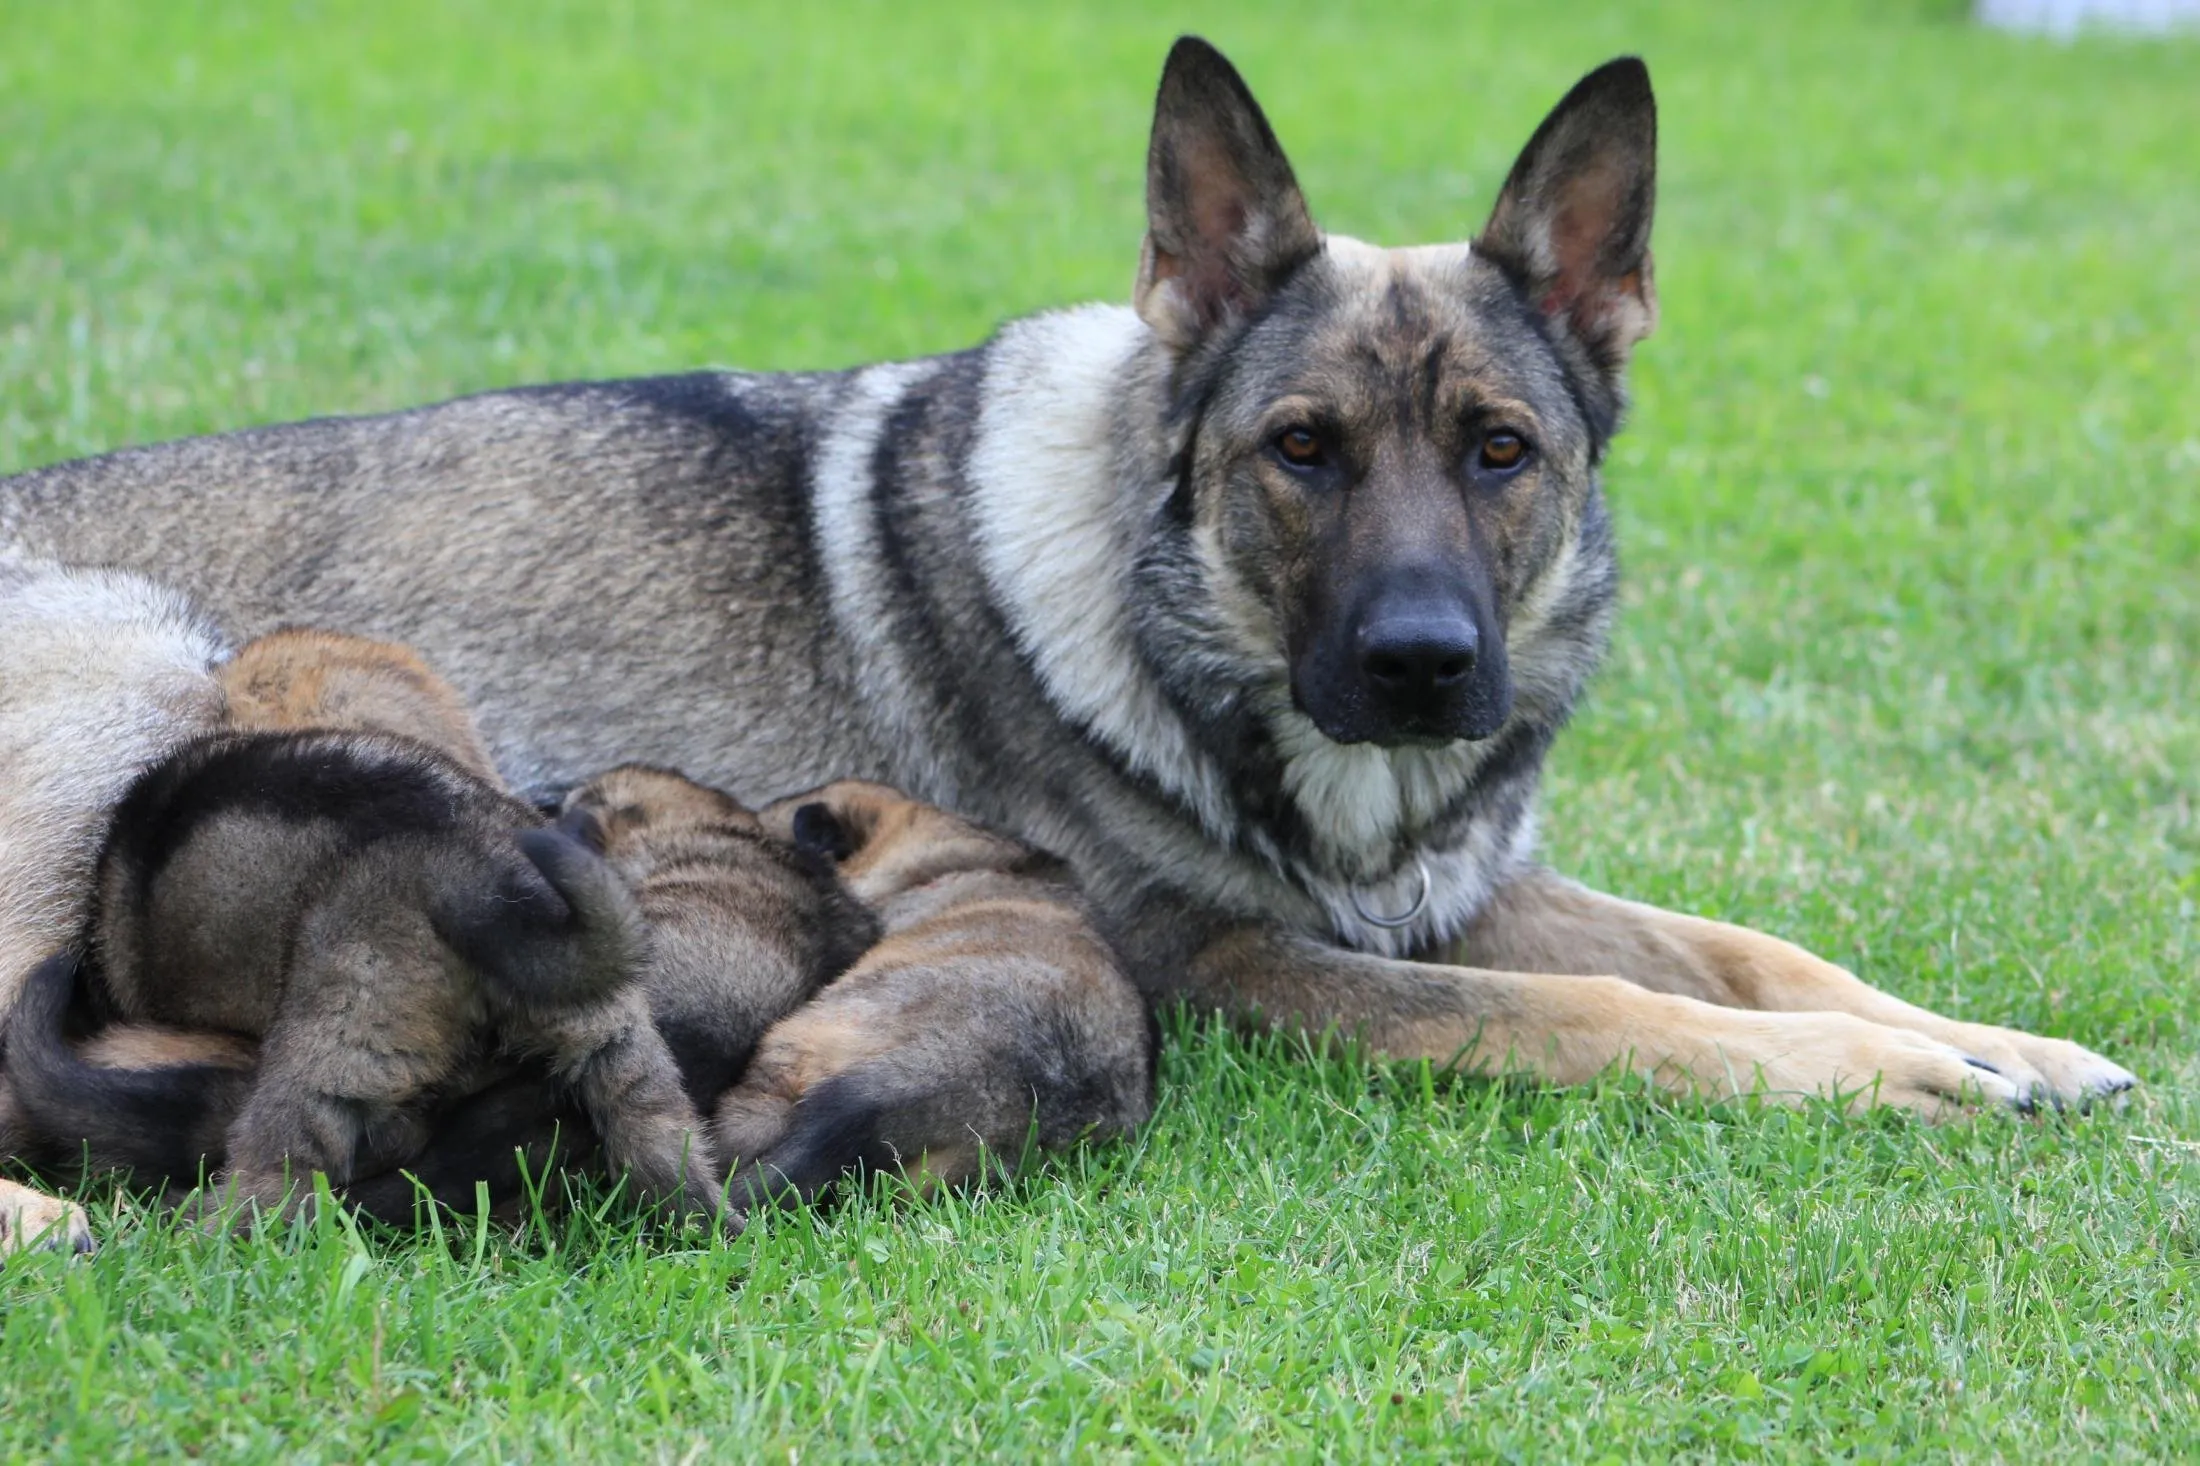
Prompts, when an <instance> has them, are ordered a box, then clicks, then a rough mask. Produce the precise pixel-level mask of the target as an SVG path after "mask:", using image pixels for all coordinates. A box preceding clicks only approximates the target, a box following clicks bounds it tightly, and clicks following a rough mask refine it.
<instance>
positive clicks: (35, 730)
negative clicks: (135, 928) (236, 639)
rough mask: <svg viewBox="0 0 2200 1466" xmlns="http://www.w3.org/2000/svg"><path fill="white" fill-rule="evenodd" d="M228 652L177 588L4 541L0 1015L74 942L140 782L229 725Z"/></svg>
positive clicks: (0, 588)
mask: <svg viewBox="0 0 2200 1466" xmlns="http://www.w3.org/2000/svg"><path fill="white" fill-rule="evenodd" d="M225 649H226V648H225V646H224V643H223V638H222V635H221V633H220V632H219V631H218V630H217V629H216V628H215V626H214V624H213V623H212V622H211V621H210V620H208V619H207V618H206V617H205V616H204V615H203V614H202V613H201V612H200V611H199V610H198V609H197V608H196V607H195V606H193V605H192V604H191V602H190V601H189V600H188V599H187V598H186V597H185V596H184V595H183V594H182V593H180V592H178V591H175V590H171V589H168V588H166V587H163V586H159V585H155V584H153V583H152V582H151V581H148V580H146V579H144V578H143V577H142V576H138V575H134V574H131V573H128V572H126V571H121V570H112V569H67V568H64V567H62V566H59V565H54V564H48V563H43V562H38V561H32V560H27V559H24V558H21V557H11V556H9V555H7V554H6V553H5V552H4V548H0V1014H4V1013H5V1012H6V1011H7V1007H8V1005H9V1004H10V1003H11V1002H12V1001H13V999H14V996H15V989H16V985H17V984H18V983H19V982H21V981H22V979H23V977H24V976H25V975H26V974H27V973H29V971H30V970H31V968H32V967H33V966H34V965H36V964H37V963H38V962H39V961H40V960H41V959H43V958H44V957H46V956H47V954H49V953H51V952H54V951H57V950H59V949H60V948H62V947H64V946H66V945H68V944H69V943H71V942H73V941H75V940H76V938H77V935H78V932H79V930H80V929H81V928H82V926H83V923H84V915H85V911H86V907H87V904H88V903H87V897H88V896H89V894H90V892H91V887H92V867H93V863H94V862H95V861H96V860H97V859H98V856H99V846H100V841H101V840H102V839H103V838H104V837H105V835H106V829H107V816H108V812H109V811H110V810H111V809H112V808H113V807H114V804H115V801H116V800H118V799H119V798H121V797H122V792H123V790H124V789H126V788H127V787H128V786H129V783H130V781H131V779H133V778H134V777H136V776H137V774H138V773H139V772H141V771H142V770H144V769H146V768H149V767H151V766H152V765H153V764H155V763H157V762H159V761H160V760H161V759H162V758H164V757H165V756H167V754H169V753H170V752H171V751H173V750H174V749H176V748H178V747H180V746H181V745H182V744H184V743H185V742H187V741H189V740H190V739H192V738H194V737H197V736H198V735H199V734H201V733H203V732H205V731H207V730H208V729H210V728H212V727H214V726H216V725H217V724H218V722H219V721H220V719H221V716H222V703H223V700H222V691H221V688H220V686H219V684H218V683H217V682H216V680H215V678H214V675H213V671H212V668H213V665H214V663H215V662H216V661H217V660H218V659H219V658H220V656H221V654H222V653H223V651H224V650H225Z"/></svg>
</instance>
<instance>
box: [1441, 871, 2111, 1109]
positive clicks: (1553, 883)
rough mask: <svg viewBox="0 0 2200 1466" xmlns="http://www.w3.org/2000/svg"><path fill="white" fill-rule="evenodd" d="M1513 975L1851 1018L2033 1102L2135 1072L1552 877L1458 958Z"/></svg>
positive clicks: (1499, 910) (1462, 948)
mask: <svg viewBox="0 0 2200 1466" xmlns="http://www.w3.org/2000/svg"><path fill="white" fill-rule="evenodd" d="M1447 955H1449V956H1451V957H1452V958H1454V959H1456V960H1458V961H1460V962H1464V963H1468V964H1470V965H1473V966H1478V967H1490V968H1500V969H1503V970H1505V971H1509V972H1582V971H1589V972H1612V973H1617V974H1618V975H1620V976H1621V977H1624V978H1626V979H1627V980H1628V981H1630V982H1634V983H1639V984H1640V985H1642V986H1643V987H1646V988H1652V989H1655V990H1656V991H1658V992H1661V993H1678V994H1682V995H1685V996H1687V997H1691V998H1700V999H1702V1000H1703V1001H1704V1002H1707V1003H1716V1004H1720V1005H1722V1006H1725V1007H1730V1008H1751V1009H1756V1010H1758V1011H1760V1012H1777V1013H1800V1012H1825V1013H1848V1014H1853V1015H1855V1016H1856V1017H1858V1018H1864V1019H1868V1020H1870V1021H1871V1022H1873V1023H1878V1024H1884V1025H1887V1026H1889V1027H1893V1028H1902V1029H1907V1030H1909V1031H1911V1032H1913V1033H1921V1034H1924V1035H1926V1036H1927V1037H1930V1038H1935V1039H1938V1040H1940V1041H1941V1042H1943V1043H1946V1044H1951V1045H1953V1046H1955V1047H1956V1048H1959V1049H1961V1050H1963V1051H1964V1052H1965V1053H1966V1054H1968V1055H1970V1056H1971V1057H1973V1058H1975V1059H1978V1060H1981V1061H1983V1062H1985V1063H1987V1064H1991V1065H1992V1066H1993V1067H1994V1069H1995V1070H1996V1071H1997V1072H1999V1073H2000V1074H2001V1075H2002V1076H2003V1077H2005V1078H2007V1079H2009V1080H2010V1081H2011V1082H2013V1083H2014V1084H2016V1085H2017V1086H2018V1088H2019V1089H2020V1090H2023V1091H2025V1092H2026V1093H2027V1094H2028V1095H2029V1096H2030V1097H2032V1098H2036V1099H2042V1100H2052V1101H2054V1102H2056V1103H2059V1104H2069V1103H2083V1102H2085V1101H2087V1100H2090V1099H2094V1098H2097V1097H2099V1096H2101V1095H2107V1094H2115V1093H2117V1092H2119V1091H2121V1090H2126V1089H2129V1088H2130V1087H2131V1086H2132V1085H2133V1084H2135V1083H2136V1082H2137V1081H2136V1080H2135V1079H2134V1078H2133V1076H2132V1075H2131V1073H2130V1072H2129V1071H2128V1070H2126V1069H2124V1068H2122V1067H2120V1066H2119V1065H2116V1064H2112V1063H2110V1062H2109V1061H2108V1060H2106V1059H2104V1058H2102V1057H2101V1056H2100V1055H2098V1054H2095V1053H2093V1052H2091V1051H2090V1050H2087V1049H2083V1048H2080V1047H2079V1046H2078V1045H2076V1044H2074V1043H2071V1042H2069V1041H2067V1040H2065V1039H2059V1038H2041V1037H2039V1036H2037V1035H2035V1034H2029V1033H2020V1032H2018V1031H2017V1030H2015V1029H2010V1028H1997V1027H1994V1026H1993V1025H1991V1024H1985V1023H1963V1022H1958V1021H1957V1020H1955V1019H1952V1018H1943V1017H1941V1016H1940V1015H1939V1014H1937V1013H1932V1012H1928V1011H1927V1010H1925V1009H1923V1008H1920V1007H1917V1006H1915V1005H1914V1004H1910V1003H1905V1002H1903V1001H1902V1000H1901V999H1900V998H1896V997H1893V996H1891V995H1889V994H1887V993H1883V992H1881V991H1880V990H1879V989H1877V988H1875V987H1872V986H1871V985H1870V984H1868V983H1865V982H1862V981H1860V980H1859V979H1858V978H1857V977H1855V976H1854V975H1853V974H1851V973H1849V972H1847V971H1845V970H1844V969H1842V968H1839V967H1836V966H1835V965H1834V964H1832V963H1831V962H1827V961H1825V960H1824V959H1822V958H1819V957H1814V956H1812V955H1811V954H1810V953H1808V952H1806V951H1804V950H1803V949H1802V948H1801V947H1798V946H1795V945H1794V944H1793V943H1790V942H1783V941H1781V940H1780V939H1779V938H1777V937H1769V936H1766V935H1765V934H1764V933H1762V932H1755V931H1751V930H1749V929H1748V928H1747V927H1739V926H1730V925H1728V924H1727V923H1725V922H1721V921H1707V920H1705V919H1703V918H1702V917H1696V916H1681V915H1678V914H1676V913H1674V912H1670V911H1661V910H1659V909H1658V908H1657V907H1655V906H1645V905H1642V904H1641V903H1639V902H1635V901H1623V900H1621V899H1619V898H1618V897H1616V896H1606V895H1603V894H1601V893H1600V892H1596V891H1592V890H1589V889H1587V888H1586V887H1584V886H1580V885H1577V884H1575V883H1574V882H1572V881H1569V880H1566V879H1564V878H1563V877H1560V876H1557V875H1554V874H1552V873H1551V872H1550V871H1546V870H1535V871H1530V872H1527V873H1525V874H1523V875H1522V876H1520V877H1519V878H1517V879H1516V880H1514V881H1513V882H1511V883H1510V884H1509V885H1507V886H1506V887H1504V888H1503V889H1502V890H1500V891H1499V892H1498V893H1497V895H1496V896H1495V897H1494V898H1493V899H1492V900H1491V902H1490V904H1489V905H1488V906H1487V907H1486V908H1485V909H1484V910H1483V912H1482V914H1481V915H1480V916H1479V917H1477V918H1476V919H1475V922H1474V925H1473V926H1471V927H1470V928H1468V930H1467V933H1466V935H1465V936H1464V937H1463V938H1462V939H1461V940H1460V941H1459V942H1458V943H1457V944H1456V945H1455V947H1454V948H1453V949H1452V951H1451V952H1450V953H1449V954H1447Z"/></svg>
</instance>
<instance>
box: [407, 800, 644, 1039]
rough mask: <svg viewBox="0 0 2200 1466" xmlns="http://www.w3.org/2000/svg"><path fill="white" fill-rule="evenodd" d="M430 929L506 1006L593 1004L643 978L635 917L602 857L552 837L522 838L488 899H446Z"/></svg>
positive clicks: (548, 832) (564, 837)
mask: <svg viewBox="0 0 2200 1466" xmlns="http://www.w3.org/2000/svg"><path fill="white" fill-rule="evenodd" d="M436 927H437V930H439V931H440V932H442V934H443V938H444V940H445V941H448V942H449V943H450V944H451V945H452V947H454V948H455V949H456V950H457V951H458V952H459V954H460V955H461V956H463V957H465V958H466V960H467V961H468V962H470V963H472V964H473V966H474V968H475V970H476V971H478V972H480V973H481V974H482V975H483V977H484V978H486V979H487V980H488V981H489V982H490V983H491V984H493V985H494V986H495V988H496V989H497V990H498V992H499V994H500V995H501V996H502V997H504V998H505V999H506V1000H507V1001H510V1002H514V1003H518V1004H521V1005H524V1006H529V1007H557V1006H562V1005H564V1004H569V1003H586V1002H591V1001H594V1000H596V999H598V998H601V997H603V996H605V995H606V994H608V993H610V992H612V991H613V990H615V989H616V988H618V987H619V986H621V985H622V984H624V983H626V982H628V981H630V980H631V979H632V978H633V976H634V974H635V973H636V972H637V971H639V970H640V967H641V964H642V960H643V957H644V955H645V953H646V951H647V935H646V932H645V929H644V927H643V925H642V916H641V911H640V909H639V908H638V907H637V906H636V905H635V903H634V897H633V894H632V893H631V892H629V891H628V890H627V888H626V884H625V882H623V881H621V880H620V879H619V877H618V874H617V873H616V872H614V871H613V870H612V869H611V867H610V866H608V865H606V864H605V863H604V861H603V859H602V857H601V856H599V855H597V854H596V853H595V852H594V851H592V850H590V849H589V848H588V847H587V846H586V845H583V844H582V843H580V842H579V841H578V840H576V839H574V838H573V837H572V836H571V835H568V834H566V833H565V832H563V831H561V830H556V829H535V830H522V831H521V832H520V834H519V836H518V839H517V841H516V851H515V853H514V856H513V857H512V858H510V859H508V860H506V861H504V862H503V863H502V865H501V866H500V868H499V870H498V872H497V875H496V878H495V880H494V881H492V882H491V883H490V884H489V887H488V888H487V889H485V890H482V889H477V890H468V891H462V892H452V893H449V894H448V895H447V898H446V899H445V901H444V902H443V903H442V906H441V909H439V910H438V911H437V912H436Z"/></svg>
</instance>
